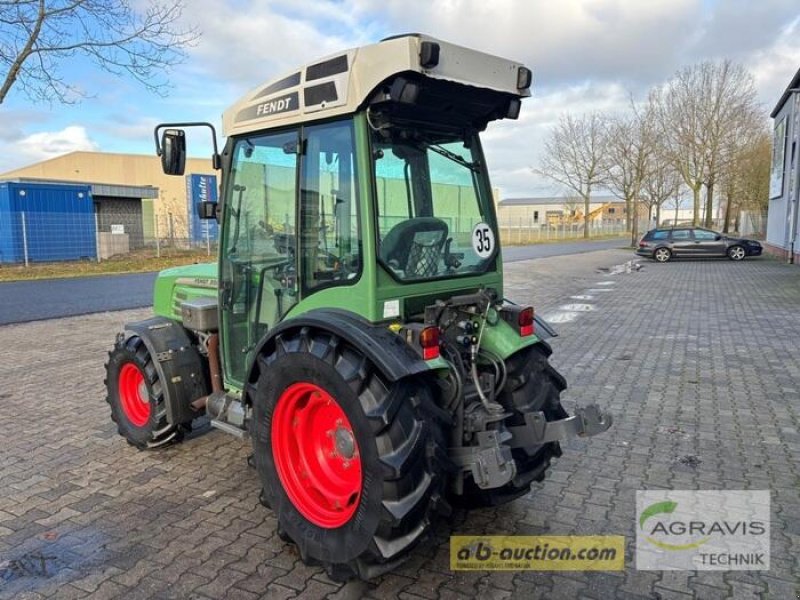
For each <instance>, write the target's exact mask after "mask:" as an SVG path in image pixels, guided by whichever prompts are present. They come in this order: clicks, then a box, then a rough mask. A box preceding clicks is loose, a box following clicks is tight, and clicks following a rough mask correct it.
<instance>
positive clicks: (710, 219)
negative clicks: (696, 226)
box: [704, 181, 714, 227]
mask: <svg viewBox="0 0 800 600" xmlns="http://www.w3.org/2000/svg"><path fill="white" fill-rule="evenodd" d="M713 210H714V182H713V181H711V182H709V183H708V184H706V220H705V223H704V225H705V226H706V227H711V226H712V225H713V224H714V215H713V214H712V212H713Z"/></svg>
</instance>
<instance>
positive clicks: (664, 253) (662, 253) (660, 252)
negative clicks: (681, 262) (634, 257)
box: [653, 248, 672, 263]
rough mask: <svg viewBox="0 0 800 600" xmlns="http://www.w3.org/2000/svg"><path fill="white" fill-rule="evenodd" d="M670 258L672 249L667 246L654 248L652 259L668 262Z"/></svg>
mask: <svg viewBox="0 0 800 600" xmlns="http://www.w3.org/2000/svg"><path fill="white" fill-rule="evenodd" d="M671 258H672V251H670V249H669V248H656V250H655V252H653V259H654V260H655V261H656V262H660V263H665V262H669V260H670V259H671Z"/></svg>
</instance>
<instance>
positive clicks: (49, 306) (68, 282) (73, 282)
mask: <svg viewBox="0 0 800 600" xmlns="http://www.w3.org/2000/svg"><path fill="white" fill-rule="evenodd" d="M623 243H624V242H622V241H620V240H603V241H590V242H566V243H563V244H536V245H533V246H507V247H505V248H504V249H503V256H504V258H505V261H504V262H506V263H511V262H517V261H521V260H529V259H533V258H546V257H550V256H563V255H568V254H578V253H581V252H592V251H594V250H608V249H611V248H618V247H620V246H621V245H622V244H623ZM156 275H157V274H156V273H137V274H135V275H107V276H102V277H83V278H75V279H43V280H37V281H15V282H8V283H0V325H7V324H9V323H24V322H26V321H39V320H42V319H55V318H60V317H72V316H76V315H85V314H90V313H96V312H104V311H111V310H125V309H129V308H141V307H144V306H150V305H151V304H152V302H153V281H154V280H155V278H156Z"/></svg>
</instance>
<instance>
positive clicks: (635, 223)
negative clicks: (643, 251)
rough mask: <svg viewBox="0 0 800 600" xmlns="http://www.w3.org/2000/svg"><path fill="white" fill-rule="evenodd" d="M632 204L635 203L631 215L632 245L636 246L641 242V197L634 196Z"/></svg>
mask: <svg viewBox="0 0 800 600" xmlns="http://www.w3.org/2000/svg"><path fill="white" fill-rule="evenodd" d="M631 204H633V215H632V216H631V247H633V248H635V247H636V245H637V244H638V243H639V199H638V198H637V197H636V196H634V197H633V199H632V202H631Z"/></svg>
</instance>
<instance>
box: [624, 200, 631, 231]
mask: <svg viewBox="0 0 800 600" xmlns="http://www.w3.org/2000/svg"><path fill="white" fill-rule="evenodd" d="M625 231H631V199H630V197H626V198H625Z"/></svg>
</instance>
